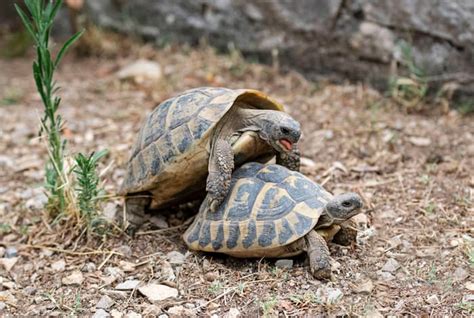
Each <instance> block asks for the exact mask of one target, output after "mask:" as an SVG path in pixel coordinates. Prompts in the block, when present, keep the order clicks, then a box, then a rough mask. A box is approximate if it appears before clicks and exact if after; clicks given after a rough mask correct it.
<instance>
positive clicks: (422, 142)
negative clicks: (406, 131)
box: [408, 137, 431, 147]
mask: <svg viewBox="0 0 474 318" xmlns="http://www.w3.org/2000/svg"><path fill="white" fill-rule="evenodd" d="M408 141H409V142H410V143H412V144H413V145H415V146H418V147H427V146H429V145H431V139H430V138H425V137H410V138H408Z"/></svg>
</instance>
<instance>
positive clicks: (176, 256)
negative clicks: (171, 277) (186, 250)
mask: <svg viewBox="0 0 474 318" xmlns="http://www.w3.org/2000/svg"><path fill="white" fill-rule="evenodd" d="M166 259H167V260H168V262H170V264H171V265H182V264H183V263H184V260H185V259H186V257H185V256H184V255H183V254H181V253H180V252H178V251H171V252H169V253H168V254H166Z"/></svg>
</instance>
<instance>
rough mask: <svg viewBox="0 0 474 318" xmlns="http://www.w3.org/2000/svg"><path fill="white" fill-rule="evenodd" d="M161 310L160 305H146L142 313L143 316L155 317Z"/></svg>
mask: <svg viewBox="0 0 474 318" xmlns="http://www.w3.org/2000/svg"><path fill="white" fill-rule="evenodd" d="M160 311H161V307H160V306H158V305H155V304H152V305H148V306H146V308H145V309H144V310H143V315H144V316H145V317H150V316H151V317H156V315H157V314H158V313H159V312H160Z"/></svg>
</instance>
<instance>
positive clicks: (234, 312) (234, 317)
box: [224, 308, 240, 318]
mask: <svg viewBox="0 0 474 318" xmlns="http://www.w3.org/2000/svg"><path fill="white" fill-rule="evenodd" d="M238 317H240V311H239V310H238V309H237V308H231V309H229V311H228V312H227V313H226V314H225V315H224V318H238Z"/></svg>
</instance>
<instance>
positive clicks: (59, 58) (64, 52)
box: [54, 30, 84, 67]
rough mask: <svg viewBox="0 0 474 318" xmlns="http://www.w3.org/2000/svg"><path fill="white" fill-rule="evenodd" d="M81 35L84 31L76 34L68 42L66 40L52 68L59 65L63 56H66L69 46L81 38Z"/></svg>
mask: <svg viewBox="0 0 474 318" xmlns="http://www.w3.org/2000/svg"><path fill="white" fill-rule="evenodd" d="M83 33H84V30H82V31H79V32H77V33H76V34H74V35H73V36H72V37H71V38H70V39H69V40H67V41H66V43H64V45H63V47H62V48H61V50H60V51H59V53H58V55H57V56H56V61H55V62H54V67H58V65H59V63H60V62H61V60H62V58H63V56H64V54H66V52H67V50H68V49H69V47H70V46H71V45H73V44H74V42H76V41H77V40H78V39H79V38H80V37H81V35H82V34H83Z"/></svg>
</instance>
